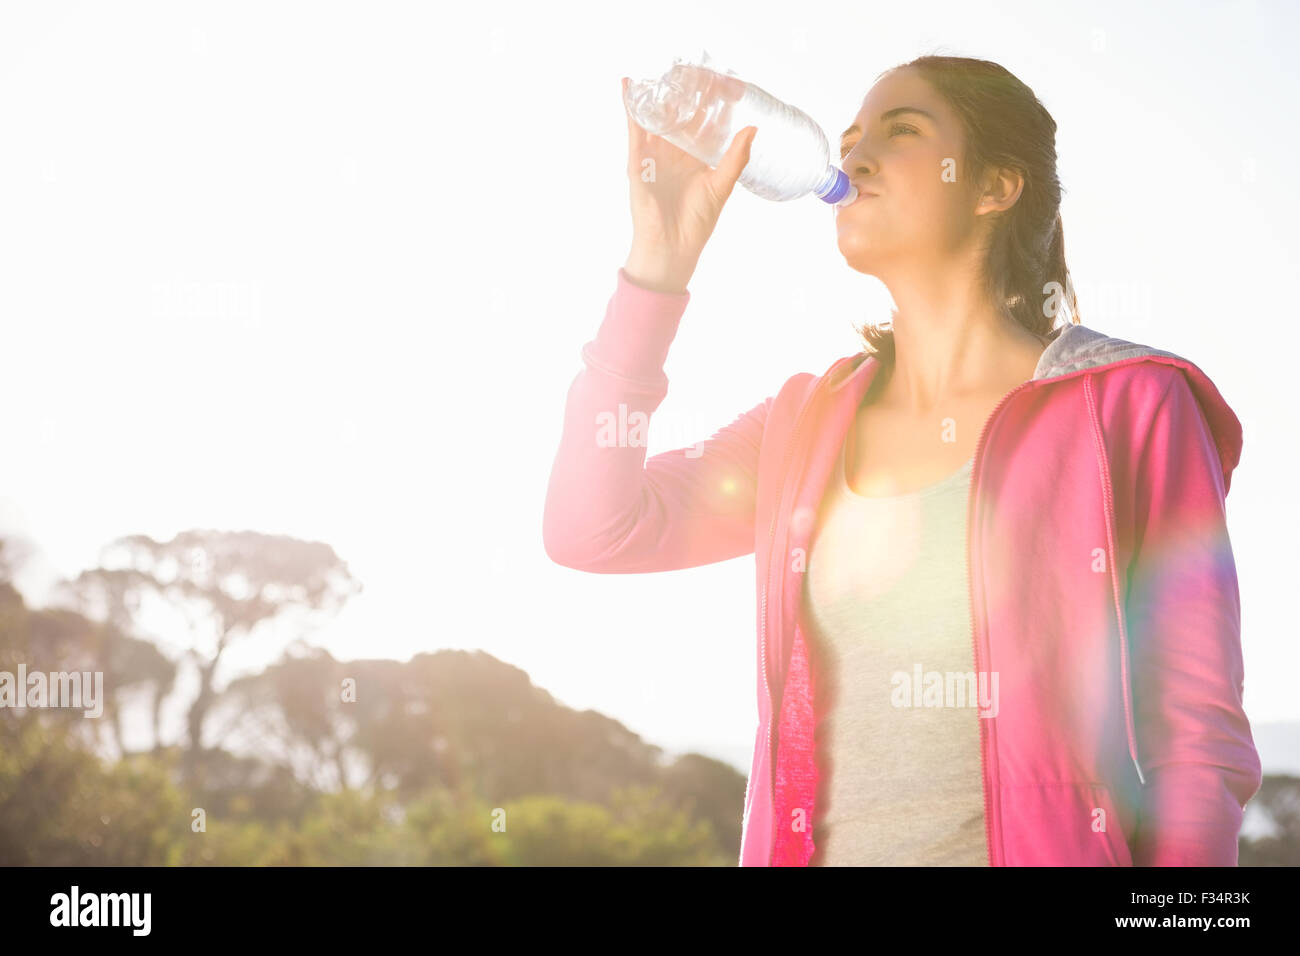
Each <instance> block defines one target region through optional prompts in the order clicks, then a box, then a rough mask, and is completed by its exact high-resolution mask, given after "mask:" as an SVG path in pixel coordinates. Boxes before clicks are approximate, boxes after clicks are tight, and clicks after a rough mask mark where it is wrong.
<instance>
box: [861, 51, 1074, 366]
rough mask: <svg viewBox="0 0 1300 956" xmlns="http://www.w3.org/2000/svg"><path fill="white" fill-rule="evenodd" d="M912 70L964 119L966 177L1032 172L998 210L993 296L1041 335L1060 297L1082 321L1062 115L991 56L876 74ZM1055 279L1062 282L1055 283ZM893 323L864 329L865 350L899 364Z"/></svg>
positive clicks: (990, 275)
mask: <svg viewBox="0 0 1300 956" xmlns="http://www.w3.org/2000/svg"><path fill="white" fill-rule="evenodd" d="M904 68H912V69H915V70H918V71H919V72H920V73H921V75H922V76H923V77H924V78H925V79H926V80H927V81H928V82H929V83H930V85H931V86H932V87H933V88H934V90H935V91H936V92H937V93H938V94H939V95H940V96H942V97H943V98H944V100H945V101H946V102H947V103H948V105H949V106H951V107H952V109H953V111H954V112H956V114H957V116H958V118H959V119H960V120H961V125H962V129H963V132H964V134H965V150H964V156H963V157H962V160H961V166H960V172H959V175H960V176H961V177H962V180H963V182H967V183H970V182H978V181H979V179H980V177H981V176H983V175H984V173H985V172H987V171H989V170H991V169H996V168H1000V167H1008V168H1011V169H1015V170H1017V171H1018V172H1019V173H1020V174H1021V175H1022V176H1023V177H1024V188H1023V189H1022V190H1021V193H1020V197H1019V198H1018V199H1017V200H1016V202H1015V203H1014V204H1013V205H1012V206H1011V208H1009V209H1007V210H1005V211H1004V212H1001V213H991V215H992V216H994V217H996V225H995V227H994V230H993V232H992V234H991V237H990V241H989V245H988V251H987V254H986V256H985V259H984V284H985V289H986V290H987V291H988V293H989V296H990V298H992V299H993V301H995V302H997V303H999V304H1000V305H1001V307H1002V309H1003V313H1004V314H1005V315H1006V316H1007V318H1009V319H1012V320H1014V321H1016V322H1018V323H1020V324H1021V325H1023V326H1024V327H1025V328H1026V329H1028V330H1029V331H1030V332H1033V333H1034V334H1035V335H1039V336H1046V335H1047V334H1048V333H1050V332H1051V330H1052V328H1053V327H1054V326H1055V324H1056V313H1057V311H1058V308H1057V307H1056V306H1057V305H1058V303H1059V304H1063V305H1064V306H1065V307H1066V308H1068V311H1069V320H1068V321H1069V322H1070V324H1074V325H1078V324H1079V306H1078V300H1077V298H1076V296H1075V293H1074V286H1073V284H1072V283H1071V281H1070V271H1069V269H1067V268H1066V265H1065V235H1064V231H1063V227H1062V224H1061V192H1062V189H1061V181H1060V179H1059V178H1058V176H1057V172H1056V120H1054V119H1052V115H1051V114H1050V113H1048V112H1047V109H1046V108H1045V107H1044V106H1043V104H1042V103H1040V102H1039V101H1038V97H1037V96H1035V95H1034V91H1033V90H1031V89H1030V88H1029V87H1027V86H1026V85H1025V84H1024V83H1022V82H1020V80H1018V79H1016V77H1015V76H1013V75H1012V74H1011V73H1010V72H1009V71H1007V70H1006V69H1004V68H1003V67H1001V66H999V65H998V64H996V63H991V62H989V61H988V60H977V59H972V58H969V57H960V56H937V55H927V56H921V57H918V58H917V59H915V60H912V61H911V62H909V63H903V64H901V65H900V66H896V67H894V69H893V70H886V71H885V72H884V73H881V74H880V76H878V77H876V79H877V80H879V79H880V77H881V76H885V75H886V74H887V73H892V72H894V70H901V69H904ZM1050 282H1055V283H1058V284H1059V285H1058V286H1055V287H1053V286H1048V283H1050ZM1062 300H1063V301H1062ZM1049 303H1050V305H1049ZM895 314H896V313H895ZM892 325H893V323H892V320H891V321H890V322H887V323H883V324H879V325H877V324H866V325H863V326H861V327H859V328H857V329H856V331H857V332H858V334H860V335H861V336H862V339H863V343H864V349H865V350H866V351H867V352H870V353H874V354H876V355H877V356H878V357H879V358H880V359H881V360H882V361H885V362H892V360H893V356H894V331H893V327H892Z"/></svg>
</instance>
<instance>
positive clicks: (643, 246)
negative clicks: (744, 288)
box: [622, 77, 758, 292]
mask: <svg viewBox="0 0 1300 956" xmlns="http://www.w3.org/2000/svg"><path fill="white" fill-rule="evenodd" d="M627 84H628V78H627V77H623V79H622V87H623V93H624V95H626V92H627ZM624 112H625V113H626V112H627V110H626V105H625V106H624ZM757 131H758V128H757V127H755V126H746V127H745V128H744V129H742V130H740V131H739V132H737V133H736V135H735V136H734V137H732V140H731V145H730V146H728V147H727V151H726V153H725V154H723V157H722V161H721V162H720V163H719V164H718V167H717V168H716V169H713V168H711V167H710V166H709V165H708V164H707V163H703V162H701V161H700V160H698V159H696V158H695V157H694V156H692V155H691V154H690V153H688V152H686V151H685V150H682V149H679V148H678V147H676V146H674V145H673V144H672V143H670V142H668V140H666V139H664V138H663V137H661V136H656V135H654V134H653V133H650V132H647V131H646V130H645V129H643V128H642V127H641V126H640V125H639V124H638V123H637V122H636V120H634V119H633V118H632V114H631V113H627V135H628V157H627V176H628V181H629V191H630V202H631V208H632V252H631V254H630V255H629V256H628V262H627V265H626V266H625V267H624V268H625V269H626V271H627V272H628V275H629V276H630V277H631V278H633V279H634V280H636V281H637V282H639V283H641V284H644V285H647V286H649V287H651V288H659V289H661V290H663V291H670V292H681V291H684V290H685V288H686V284H687V282H688V281H689V280H690V277H691V275H692V274H693V273H694V271H695V265H696V263H697V262H698V261H699V257H700V253H701V252H703V251H704V245H705V243H707V242H708V240H709V237H710V236H712V235H713V230H714V227H715V226H717V224H718V217H719V216H720V215H721V214H722V207H723V206H724V205H725V204H726V202H727V199H728V198H729V197H730V196H731V193H732V191H733V190H734V189H735V186H736V181H737V180H738V179H739V178H740V174H741V172H742V171H743V170H744V168H745V166H746V165H747V164H748V163H749V151H750V144H752V143H753V141H754V135H755V133H756V132H757ZM647 160H651V161H652V162H647Z"/></svg>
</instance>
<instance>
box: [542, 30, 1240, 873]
mask: <svg viewBox="0 0 1300 956" xmlns="http://www.w3.org/2000/svg"><path fill="white" fill-rule="evenodd" d="M624 86H625V88H626V81H625V83H624ZM1055 130H1056V124H1055V122H1054V121H1053V120H1052V118H1051V116H1050V115H1049V114H1048V113H1047V111H1046V110H1045V109H1044V108H1043V106H1042V105H1041V104H1040V103H1039V102H1038V100H1037V98H1036V97H1035V96H1034V94H1033V92H1032V91H1031V90H1029V89H1028V88H1027V87H1026V86H1024V84H1022V83H1020V82H1019V81H1018V80H1017V79H1016V78H1015V77H1013V76H1012V75H1011V74H1009V73H1008V72H1007V71H1006V70H1004V69H1003V68H1001V67H999V66H997V65H996V64H993V63H988V62H986V61H982V60H974V59H966V58H959V57H939V56H926V57H921V58H919V59H917V60H914V61H912V62H910V63H907V64H904V65H903V66H900V67H898V68H895V69H894V70H891V71H888V72H887V73H885V74H883V75H882V76H881V78H879V79H878V81H877V83H876V84H875V85H874V86H873V87H872V89H871V90H870V92H869V93H868V95H867V97H866V99H865V101H864V102H863V104H862V109H861V111H860V112H859V114H858V116H857V117H856V118H855V120H854V122H853V124H852V125H851V126H850V128H849V129H848V130H847V131H846V133H845V136H844V139H843V153H842V168H843V169H844V171H845V172H846V173H847V174H848V176H849V177H850V179H851V180H852V181H853V183H854V185H856V186H857V188H858V191H859V198H858V199H857V200H856V201H855V202H854V203H853V204H852V205H850V206H847V207H843V208H841V209H839V210H838V211H837V213H836V225H837V232H838V241H839V248H840V251H841V253H842V254H843V255H844V258H845V260H846V261H847V262H848V264H849V265H850V266H851V267H852V268H854V269H856V270H858V271H859V272H863V273H866V274H870V275H874V276H877V277H878V278H880V279H881V281H882V282H884V283H885V285H886V286H887V287H888V288H889V291H890V293H891V294H892V296H893V299H894V302H895V304H896V306H897V308H896V309H895V311H894V312H893V316H892V322H891V323H889V327H888V328H886V329H880V328H873V327H867V328H864V329H862V330H861V331H862V334H863V336H864V339H865V348H864V350H863V351H861V352H859V353H857V354H854V355H851V356H847V357H845V358H842V359H840V360H839V361H837V362H835V363H834V364H833V365H832V366H831V367H830V368H829V369H828V370H827V371H826V372H825V373H824V374H823V375H821V376H813V375H811V374H808V373H800V374H797V375H794V376H792V377H791V378H789V379H788V380H787V381H786V382H785V384H784V385H783V386H782V387H781V389H780V390H779V391H778V393H777V394H776V395H775V396H774V397H768V398H766V399H765V400H764V401H762V402H760V403H759V404H758V405H756V406H754V407H753V408H751V409H750V410H749V411H747V412H745V413H744V414H742V415H740V416H739V417H738V418H737V419H736V420H735V421H733V422H732V423H731V424H730V425H728V426H726V427H725V428H723V429H721V430H720V431H718V432H717V433H715V434H714V435H713V437H712V438H711V439H709V440H708V441H705V442H702V443H700V444H698V445H694V446H691V447H689V448H683V449H677V450H675V451H670V452H665V453H663V454H660V455H656V456H654V457H653V458H650V459H649V460H648V461H647V460H646V457H645V447H644V442H639V443H637V442H627V441H610V440H608V430H607V429H606V428H605V427H604V426H602V425H601V422H603V421H607V420H610V419H611V418H612V417H613V416H620V417H621V416H623V415H627V416H628V417H629V418H628V420H630V416H632V415H634V414H637V413H640V414H642V415H644V416H647V418H648V416H650V415H651V414H652V413H653V412H654V410H655V409H656V408H657V407H658V405H659V403H660V402H662V401H663V398H664V396H665V395H666V394H667V384H668V383H667V378H666V377H665V375H664V373H663V364H664V361H665V358H666V356H667V353H668V348H669V346H670V344H671V342H672V340H673V338H674V336H675V334H676V331H677V327H678V323H679V322H680V320H681V316H682V314H683V312H684V311H685V308H686V305H687V302H688V301H689V298H690V296H689V293H688V292H687V291H686V285H687V283H688V281H689V280H690V278H691V276H692V274H693V272H694V269H695V265H696V263H697V261H698V258H699V255H700V253H701V251H702V250H703V247H704V244H705V243H706V242H707V240H708V238H709V236H710V235H711V234H712V232H713V229H714V227H715V225H716V223H717V220H718V216H719V214H720V213H721V209H722V207H723V205H724V204H725V202H726V200H727V198H728V197H729V196H730V194H731V192H732V190H733V188H734V185H735V182H736V180H737V179H738V177H739V175H740V172H741V171H742V170H743V169H744V167H745V164H746V163H747V162H748V157H749V148H750V144H751V143H752V141H753V137H754V135H755V129H754V128H753V127H747V128H746V129H744V130H742V131H740V133H738V134H737V135H736V137H735V138H734V139H733V141H732V143H731V145H730V148H729V149H728V151H727V153H726V155H725V156H724V158H723V160H722V161H721V163H720V164H719V166H718V167H717V169H710V168H709V167H708V166H706V165H705V164H702V163H699V162H698V161H696V160H694V159H693V158H692V157H690V156H688V155H687V154H686V153H684V152H683V151H681V150H678V149H676V148H675V147H673V146H672V145H671V144H669V143H667V142H666V141H664V140H663V139H661V138H659V137H656V136H652V135H649V134H647V133H646V132H645V131H644V130H642V129H641V128H640V127H639V126H637V125H636V124H635V123H634V122H633V121H632V120H631V119H630V118H629V119H628V135H629V156H628V177H629V181H630V190H631V207H632V215H633V223H634V231H633V235H634V238H633V245H632V251H631V253H630V255H629V256H628V259H627V262H626V264H625V265H624V267H623V268H622V269H621V270H620V272H619V275H618V283H617V288H616V290H615V292H614V295H613V297H612V298H611V299H610V302H609V306H608V309H607V311H606V314H605V318H604V321H603V322H602V323H601V326H600V328H599V329H598V331H597V334H596V337H595V338H594V339H593V340H592V341H590V342H588V343H586V345H584V347H583V349H582V357H583V362H584V366H585V368H584V369H583V370H582V371H581V372H580V373H579V374H578V376H577V377H576V379H575V380H574V382H573V385H572V387H571V388H570V390H569V394H568V398H567V405H566V412H565V424H564V432H563V435H562V438H561V443H560V448H559V452H558V454H557V457H556V459H555V463H554V466H553V469H552V473H551V480H550V485H549V488H548V492H547V499H546V511H545V516H544V529H543V537H544V543H545V547H546V550H547V553H548V555H549V556H550V557H551V558H552V559H553V560H554V561H556V562H558V563H560V564H562V565H565V566H567V567H572V568H577V569H580V570H585V571H592V572H598V573H631V572H647V571H666V570H676V569H680V568H687V567H695V566H699V565H704V564H710V563H713V562H716V561H722V560H726V559H728V558H734V557H739V556H741V555H745V554H749V553H754V554H755V557H756V562H757V572H758V573H757V594H758V632H759V634H758V638H759V639H758V673H759V682H758V712H759V723H758V728H757V733H756V736H755V742H754V757H753V762H752V765H751V770H750V776H749V785H748V790H747V795H746V799H745V810H744V830H743V837H742V845H741V855H740V862H741V864H742V865H759V866H764V865H809V864H812V865H819V864H823V863H824V864H829V865H836V864H877V863H886V864H908V865H927V864H948V865H992V866H1007V865H1121V866H1124V865H1134V864H1135V865H1155V866H1168V865H1236V862H1237V834H1238V831H1239V829H1240V825H1241V819H1242V812H1243V809H1244V807H1245V804H1246V802H1247V801H1248V800H1249V799H1250V797H1251V796H1252V795H1253V794H1254V793H1255V791H1256V790H1257V789H1258V787H1259V784H1260V763H1259V757H1258V754H1257V753H1256V750H1255V747H1254V742H1253V740H1252V737H1251V733H1250V726H1249V722H1248V721H1247V719H1246V715H1245V713H1244V711H1243V709H1242V693H1243V674H1242V660H1241V647H1240V607H1239V598H1238V591H1237V579H1236V570H1235V565H1234V562H1233V558H1232V551H1231V546H1230V542H1229V538H1228V532H1227V527H1226V516H1225V505H1224V499H1225V496H1226V494H1227V491H1228V487H1229V483H1230V480H1231V474H1232V470H1233V468H1234V467H1235V466H1236V464H1237V461H1238V458H1239V455H1240V450H1241V425H1240V423H1239V422H1238V420H1237V418H1236V416H1235V415H1234V414H1233V412H1232V410H1231V409H1230V408H1229V407H1228V405H1227V404H1226V402H1224V400H1223V398H1222V396H1220V394H1219V392H1218V391H1217V389H1216V388H1215V386H1214V385H1213V383H1212V382H1211V381H1210V380H1209V379H1208V378H1207V377H1206V376H1205V374H1204V373H1203V372H1201V370H1200V369H1198V368H1197V367H1196V366H1195V365H1193V364H1192V363H1191V362H1189V361H1187V360H1186V359H1183V358H1181V357H1180V356H1177V355H1174V354H1172V353H1170V352H1165V351H1162V350H1159V349H1154V348H1150V347H1147V346H1143V345H1138V344H1135V343H1131V342H1126V341H1123V340H1121V339H1115V338H1111V337H1109V336H1106V335H1104V334H1102V333H1100V332H1097V331H1095V330H1092V329H1088V328H1086V327H1084V326H1082V325H1079V324H1078V318H1077V310H1076V309H1075V304H1074V301H1073V293H1072V289H1071V286H1070V279H1069V274H1068V272H1067V270H1066V265H1065V258H1064V243H1063V238H1062V231H1061V219H1060V214H1059V205H1060V185H1059V181H1058V179H1057V172H1056V150H1055ZM647 158H652V159H654V161H655V176H654V177H647V178H652V179H653V181H652V182H645V181H643V179H642V176H641V171H642V168H643V160H644V159H647ZM1062 305H1065V306H1068V307H1069V313H1070V315H1069V321H1067V322H1065V323H1063V324H1060V325H1058V324H1056V323H1055V322H1054V319H1055V316H1056V315H1057V314H1058V312H1059V311H1060V307H1061V306H1062ZM972 664H973V665H974V667H973V670H972V669H971V665H972ZM814 834H816V840H814Z"/></svg>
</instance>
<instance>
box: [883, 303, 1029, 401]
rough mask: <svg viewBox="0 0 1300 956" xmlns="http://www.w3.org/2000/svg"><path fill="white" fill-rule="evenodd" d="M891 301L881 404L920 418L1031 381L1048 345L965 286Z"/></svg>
mask: <svg viewBox="0 0 1300 956" xmlns="http://www.w3.org/2000/svg"><path fill="white" fill-rule="evenodd" d="M895 303H896V304H897V305H898V306H899V308H898V310H897V311H896V312H895V314H894V322H893V328H894V361H893V363H892V365H891V367H890V369H889V372H888V376H887V380H886V382H885V383H884V394H885V395H887V397H886V398H884V401H886V402H887V403H888V404H890V405H892V406H894V407H896V408H898V409H900V410H903V411H907V412H911V413H914V414H917V415H925V414H928V413H931V412H934V411H935V410H936V409H938V408H939V407H940V406H943V405H945V404H947V403H949V402H951V401H953V400H961V399H963V398H970V397H974V396H978V395H981V394H985V393H988V392H994V391H996V392H1004V391H1006V390H1007V389H1008V388H1010V387H1013V386H1014V384H1019V383H1020V382H1024V381H1028V380H1029V379H1030V378H1032V377H1033V372H1034V368H1035V367H1036V366H1037V364H1038V359H1039V358H1040V357H1041V356H1042V353H1043V350H1044V349H1045V348H1046V347H1047V339H1046V338H1044V337H1040V336H1037V335H1035V334H1034V333H1032V332H1030V331H1029V330H1028V329H1026V328H1025V327H1024V326H1022V325H1020V323H1018V322H1016V321H1014V320H1013V319H1010V318H1007V317H1005V316H1003V315H1002V314H1001V313H1000V312H999V311H998V310H997V308H996V307H995V306H993V305H992V304H991V303H989V302H987V301H986V300H985V299H984V298H983V297H982V296H980V295H979V294H977V293H976V292H975V290H973V289H970V288H967V287H963V288H959V289H952V288H948V289H945V288H943V287H942V286H935V285H934V284H930V285H929V286H928V287H925V288H924V289H921V287H919V286H918V287H917V288H916V289H915V290H914V291H913V292H912V293H909V294H908V295H907V296H905V297H904V298H903V299H902V300H901V301H900V299H899V297H898V296H897V295H895ZM1008 382H1011V383H1013V385H1010V386H1009V385H1007V383H1008Z"/></svg>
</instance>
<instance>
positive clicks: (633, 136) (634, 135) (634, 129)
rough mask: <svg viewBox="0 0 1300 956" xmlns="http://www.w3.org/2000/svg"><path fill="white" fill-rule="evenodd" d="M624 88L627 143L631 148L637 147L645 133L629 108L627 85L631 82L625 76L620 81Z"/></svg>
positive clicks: (623, 98)
mask: <svg viewBox="0 0 1300 956" xmlns="http://www.w3.org/2000/svg"><path fill="white" fill-rule="evenodd" d="M619 82H620V83H621V84H622V86H623V95H622V97H620V99H621V100H622V102H623V114H624V116H625V118H626V119H627V142H628V145H629V146H635V145H636V144H637V143H638V142H640V134H641V133H642V132H643V131H642V129H641V125H640V124H639V123H638V122H637V121H636V120H634V119H633V118H632V111H631V110H629V109H628V108H627V84H628V83H629V82H630V81H629V80H628V78H627V77H626V76H625V77H623V79H622V80H620V81H619Z"/></svg>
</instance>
